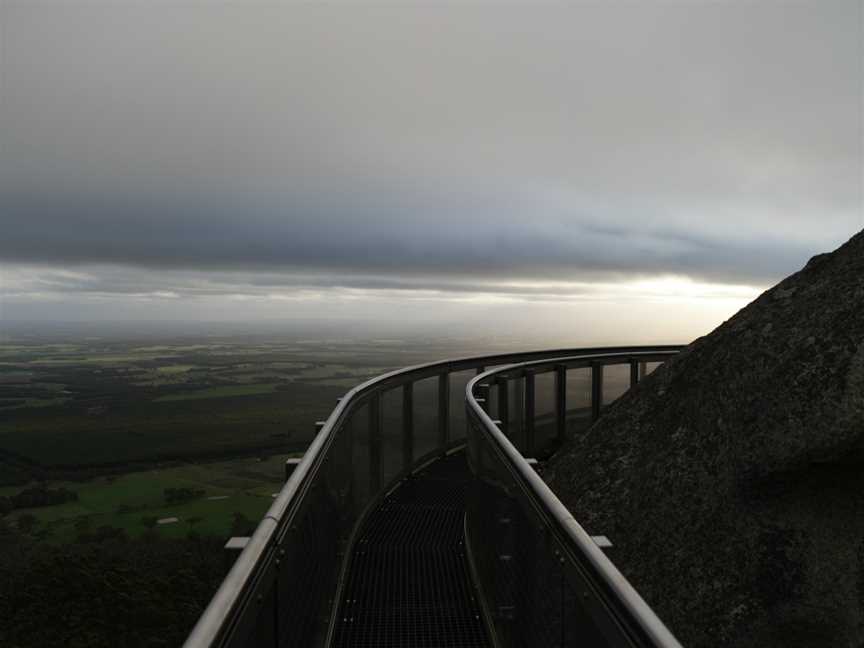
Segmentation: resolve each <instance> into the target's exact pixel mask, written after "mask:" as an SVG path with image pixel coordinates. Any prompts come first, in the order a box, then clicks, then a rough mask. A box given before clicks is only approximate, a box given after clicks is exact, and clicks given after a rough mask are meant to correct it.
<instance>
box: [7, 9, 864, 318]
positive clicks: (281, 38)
mask: <svg viewBox="0 0 864 648" xmlns="http://www.w3.org/2000/svg"><path fill="white" fill-rule="evenodd" d="M0 27H2V35H0V36H2V40H0V44H2V52H0V55H2V60H0V219H2V235H0V263H3V264H4V265H3V268H4V269H5V273H4V274H5V277H6V280H5V281H4V282H3V286H2V291H3V292H2V294H4V295H5V301H6V304H7V308H9V309H10V311H13V309H12V308H11V307H12V306H14V307H21V305H22V304H23V305H26V304H27V303H28V302H36V301H42V302H44V301H45V300H46V299H50V298H51V296H52V295H53V296H54V297H55V298H57V299H58V302H57V303H58V305H57V307H56V308H55V309H54V310H51V309H48V310H42V311H39V312H40V313H43V314H44V313H47V314H48V315H45V316H50V317H57V318H62V317H63V315H64V312H63V309H67V310H68V309H69V308H74V304H75V299H76V297H75V295H93V294H97V295H99V296H100V299H103V300H104V299H107V298H108V297H106V296H110V295H112V294H114V295H117V299H118V300H120V299H122V298H123V297H124V296H128V295H130V294H135V295H142V294H149V295H152V296H156V297H158V296H159V295H161V296H163V297H165V298H166V299H168V297H170V296H172V295H173V296H174V297H178V296H179V297H183V296H189V297H198V298H200V297H202V295H201V293H200V290H201V286H202V281H204V280H203V279H202V277H205V278H208V277H209V283H208V286H209V288H208V290H212V291H214V292H215V293H216V294H224V295H237V294H248V295H260V294H262V290H261V289H260V286H261V285H266V286H270V287H269V288H267V289H266V290H265V291H263V292H264V293H265V294H267V295H271V296H272V295H273V294H275V293H278V294H281V295H283V296H293V297H302V295H303V294H307V296H308V291H310V290H311V291H316V294H319V293H320V291H322V290H324V291H326V290H327V289H335V288H339V289H351V290H368V291H377V290H405V291H414V293H415V294H424V293H423V291H426V293H429V292H430V291H431V293H438V292H444V293H451V294H452V295H456V296H458V295H459V294H464V293H470V292H472V291H473V292H482V293H484V294H487V295H489V294H492V295H494V294H500V295H504V296H507V295H511V296H512V295H518V296H520V298H526V299H530V298H531V295H535V296H536V295H540V296H542V297H543V298H544V299H545V298H551V297H550V296H551V295H554V294H565V295H567V296H574V295H583V294H586V292H587V293H588V294H594V293H596V292H597V291H596V290H592V289H590V288H586V286H590V285H591V284H592V283H593V284H594V285H595V286H605V287H608V286H609V285H610V284H615V283H616V282H617V283H621V282H628V281H635V280H638V279H642V280H644V279H645V278H646V277H651V276H662V275H670V274H674V275H679V276H686V277H690V278H692V279H694V280H697V281H699V282H702V283H703V284H708V283H724V284H746V285H751V286H757V287H759V286H766V285H768V284H770V283H771V282H773V281H775V280H777V279H779V278H780V277H782V276H784V275H785V274H788V273H790V272H792V271H794V270H796V269H798V268H799V267H800V266H801V265H802V264H803V263H804V262H805V261H806V259H807V258H808V257H809V256H811V255H813V254H815V253H818V252H822V251H826V250H828V249H832V248H834V247H836V246H837V245H838V244H839V243H841V242H842V241H844V240H846V239H847V238H848V237H849V236H851V235H852V234H853V233H854V232H855V231H857V230H859V229H861V228H862V227H864V211H862V130H861V121H862V67H861V66H862V63H861V58H862V49H861V48H862V21H861V2H855V1H849V2H830V1H828V2H819V3H813V4H812V6H806V5H801V4H797V5H791V4H789V5H784V4H779V3H773V2H772V3H764V4H759V3H746V4H737V3H712V4H710V5H707V4H701V3H690V4H686V3H679V4H674V5H673V4H662V5H661V4H653V3H647V5H645V6H639V7H633V6H619V7H617V8H615V7H614V6H611V5H609V4H606V5H597V6H589V5H584V4H581V5H571V6H563V5H522V6H520V5H506V6H502V5H496V4H490V3H486V4H482V5H474V6H470V7H469V6H466V5H455V4H449V5H443V6H431V5H430V6H413V7H412V6H396V5H391V6H388V7H377V6H372V7H370V6H364V7H356V6H355V7H349V6H345V5H342V6H338V5H328V6H320V5H319V6H313V5H309V4H304V5H289V4H283V5H280V6H273V5H260V4H248V3H242V4H240V3H237V4H230V5H229V4H219V5H217V4H215V3H212V4H210V3H201V4H198V5H196V4H188V3H183V5H182V6H181V5H180V3H177V4H172V3H159V4H156V3H144V2H112V3H105V4H92V3H86V4H85V3H77V2H68V3H61V4H41V3H35V2H26V3H24V2H8V1H7V2H5V3H3V4H2V5H0ZM136 268H137V270H136ZM63 272H67V273H72V274H68V275H65V276H66V277H67V280H63V281H57V277H60V276H64V275H63V274H62V273H63ZM75 273H77V274H75ZM69 277H73V278H74V277H77V279H74V280H68V278H69ZM565 284H566V286H565ZM166 286H167V287H166ZM255 286H258V288H255ZM550 286H551V287H550ZM304 290H305V291H307V293H303V292H299V291H304ZM244 291H245V293H244ZM417 291H421V292H420V293H417ZM613 292H614V291H613ZM374 294H375V293H374V292H370V293H368V294H367V297H369V295H373V296H374ZM406 294H407V293H406ZM213 296H214V295H208V298H213ZM61 298H62V299H61ZM369 298H371V297H369ZM70 304H71V306H70ZM388 307H389V306H388ZM165 308H166V309H171V308H176V306H165ZM20 312H22V313H26V312H29V311H26V309H25V310H22V311H20ZM166 312H167V311H166ZM14 313H15V312H14V311H13V312H12V314H13V315H14ZM7 316H11V315H9V314H8V313H7Z"/></svg>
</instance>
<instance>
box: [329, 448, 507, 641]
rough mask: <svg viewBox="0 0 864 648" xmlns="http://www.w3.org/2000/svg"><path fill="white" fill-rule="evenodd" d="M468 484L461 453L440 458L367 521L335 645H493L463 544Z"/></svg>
mask: <svg viewBox="0 0 864 648" xmlns="http://www.w3.org/2000/svg"><path fill="white" fill-rule="evenodd" d="M469 480H470V474H469V472H468V466H467V464H466V462H465V456H464V454H463V453H458V454H455V455H452V456H450V457H447V458H445V459H441V460H439V461H435V462H434V463H432V464H431V465H429V466H428V467H427V468H425V469H424V470H423V471H422V472H420V473H419V474H417V475H415V476H413V477H411V478H409V479H407V480H405V481H403V482H402V483H401V485H400V486H399V487H398V488H396V489H395V490H394V491H393V492H391V493H390V494H389V495H388V496H387V497H386V498H384V500H383V501H382V502H381V503H380V505H379V506H378V507H377V508H376V509H375V510H374V511H373V512H371V513H370V515H369V516H368V517H367V518H366V519H365V521H364V523H363V526H362V527H361V529H360V532H359V535H358V538H357V542H356V544H355V546H354V549H353V552H352V555H351V559H350V563H349V568H348V574H347V578H346V585H345V589H344V591H343V596H342V599H341V601H340V608H339V615H338V617H337V623H336V632H335V642H334V645H335V646H337V647H339V648H364V647H367V646H368V647H370V648H371V647H373V646H375V647H378V648H388V647H390V646H393V647H403V646H412V647H415V648H424V647H428V648H475V647H476V648H485V647H487V646H490V647H491V644H490V643H489V641H488V639H487V636H486V630H485V628H484V625H483V621H482V617H481V611H480V606H479V603H478V596H477V592H476V590H475V588H474V586H473V584H472V582H471V578H470V575H469V572H468V564H467V559H466V555H465V546H464V543H463V531H464V517H465V491H466V488H467V485H468V482H469Z"/></svg>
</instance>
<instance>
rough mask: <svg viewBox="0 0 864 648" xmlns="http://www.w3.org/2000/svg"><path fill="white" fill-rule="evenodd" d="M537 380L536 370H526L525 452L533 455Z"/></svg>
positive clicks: (530, 455)
mask: <svg viewBox="0 0 864 648" xmlns="http://www.w3.org/2000/svg"><path fill="white" fill-rule="evenodd" d="M535 406H536V401H535V380H534V372H533V371H530V370H529V371H526V372H525V450H524V453H523V454H526V455H527V456H529V457H533V456H534V454H535V447H534V417H535Z"/></svg>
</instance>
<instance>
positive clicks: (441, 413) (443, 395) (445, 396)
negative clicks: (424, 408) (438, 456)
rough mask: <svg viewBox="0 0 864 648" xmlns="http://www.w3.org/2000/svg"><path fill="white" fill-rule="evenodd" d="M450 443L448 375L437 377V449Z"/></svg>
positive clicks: (443, 374)
mask: <svg viewBox="0 0 864 648" xmlns="http://www.w3.org/2000/svg"><path fill="white" fill-rule="evenodd" d="M448 443H450V374H449V373H442V374H440V375H439V376H438V447H439V448H444V447H445V446H447V444H448Z"/></svg>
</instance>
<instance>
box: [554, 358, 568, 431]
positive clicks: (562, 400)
mask: <svg viewBox="0 0 864 648" xmlns="http://www.w3.org/2000/svg"><path fill="white" fill-rule="evenodd" d="M555 432H556V434H557V436H558V440H559V441H564V436H565V435H566V434H567V367H566V366H565V365H555Z"/></svg>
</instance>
